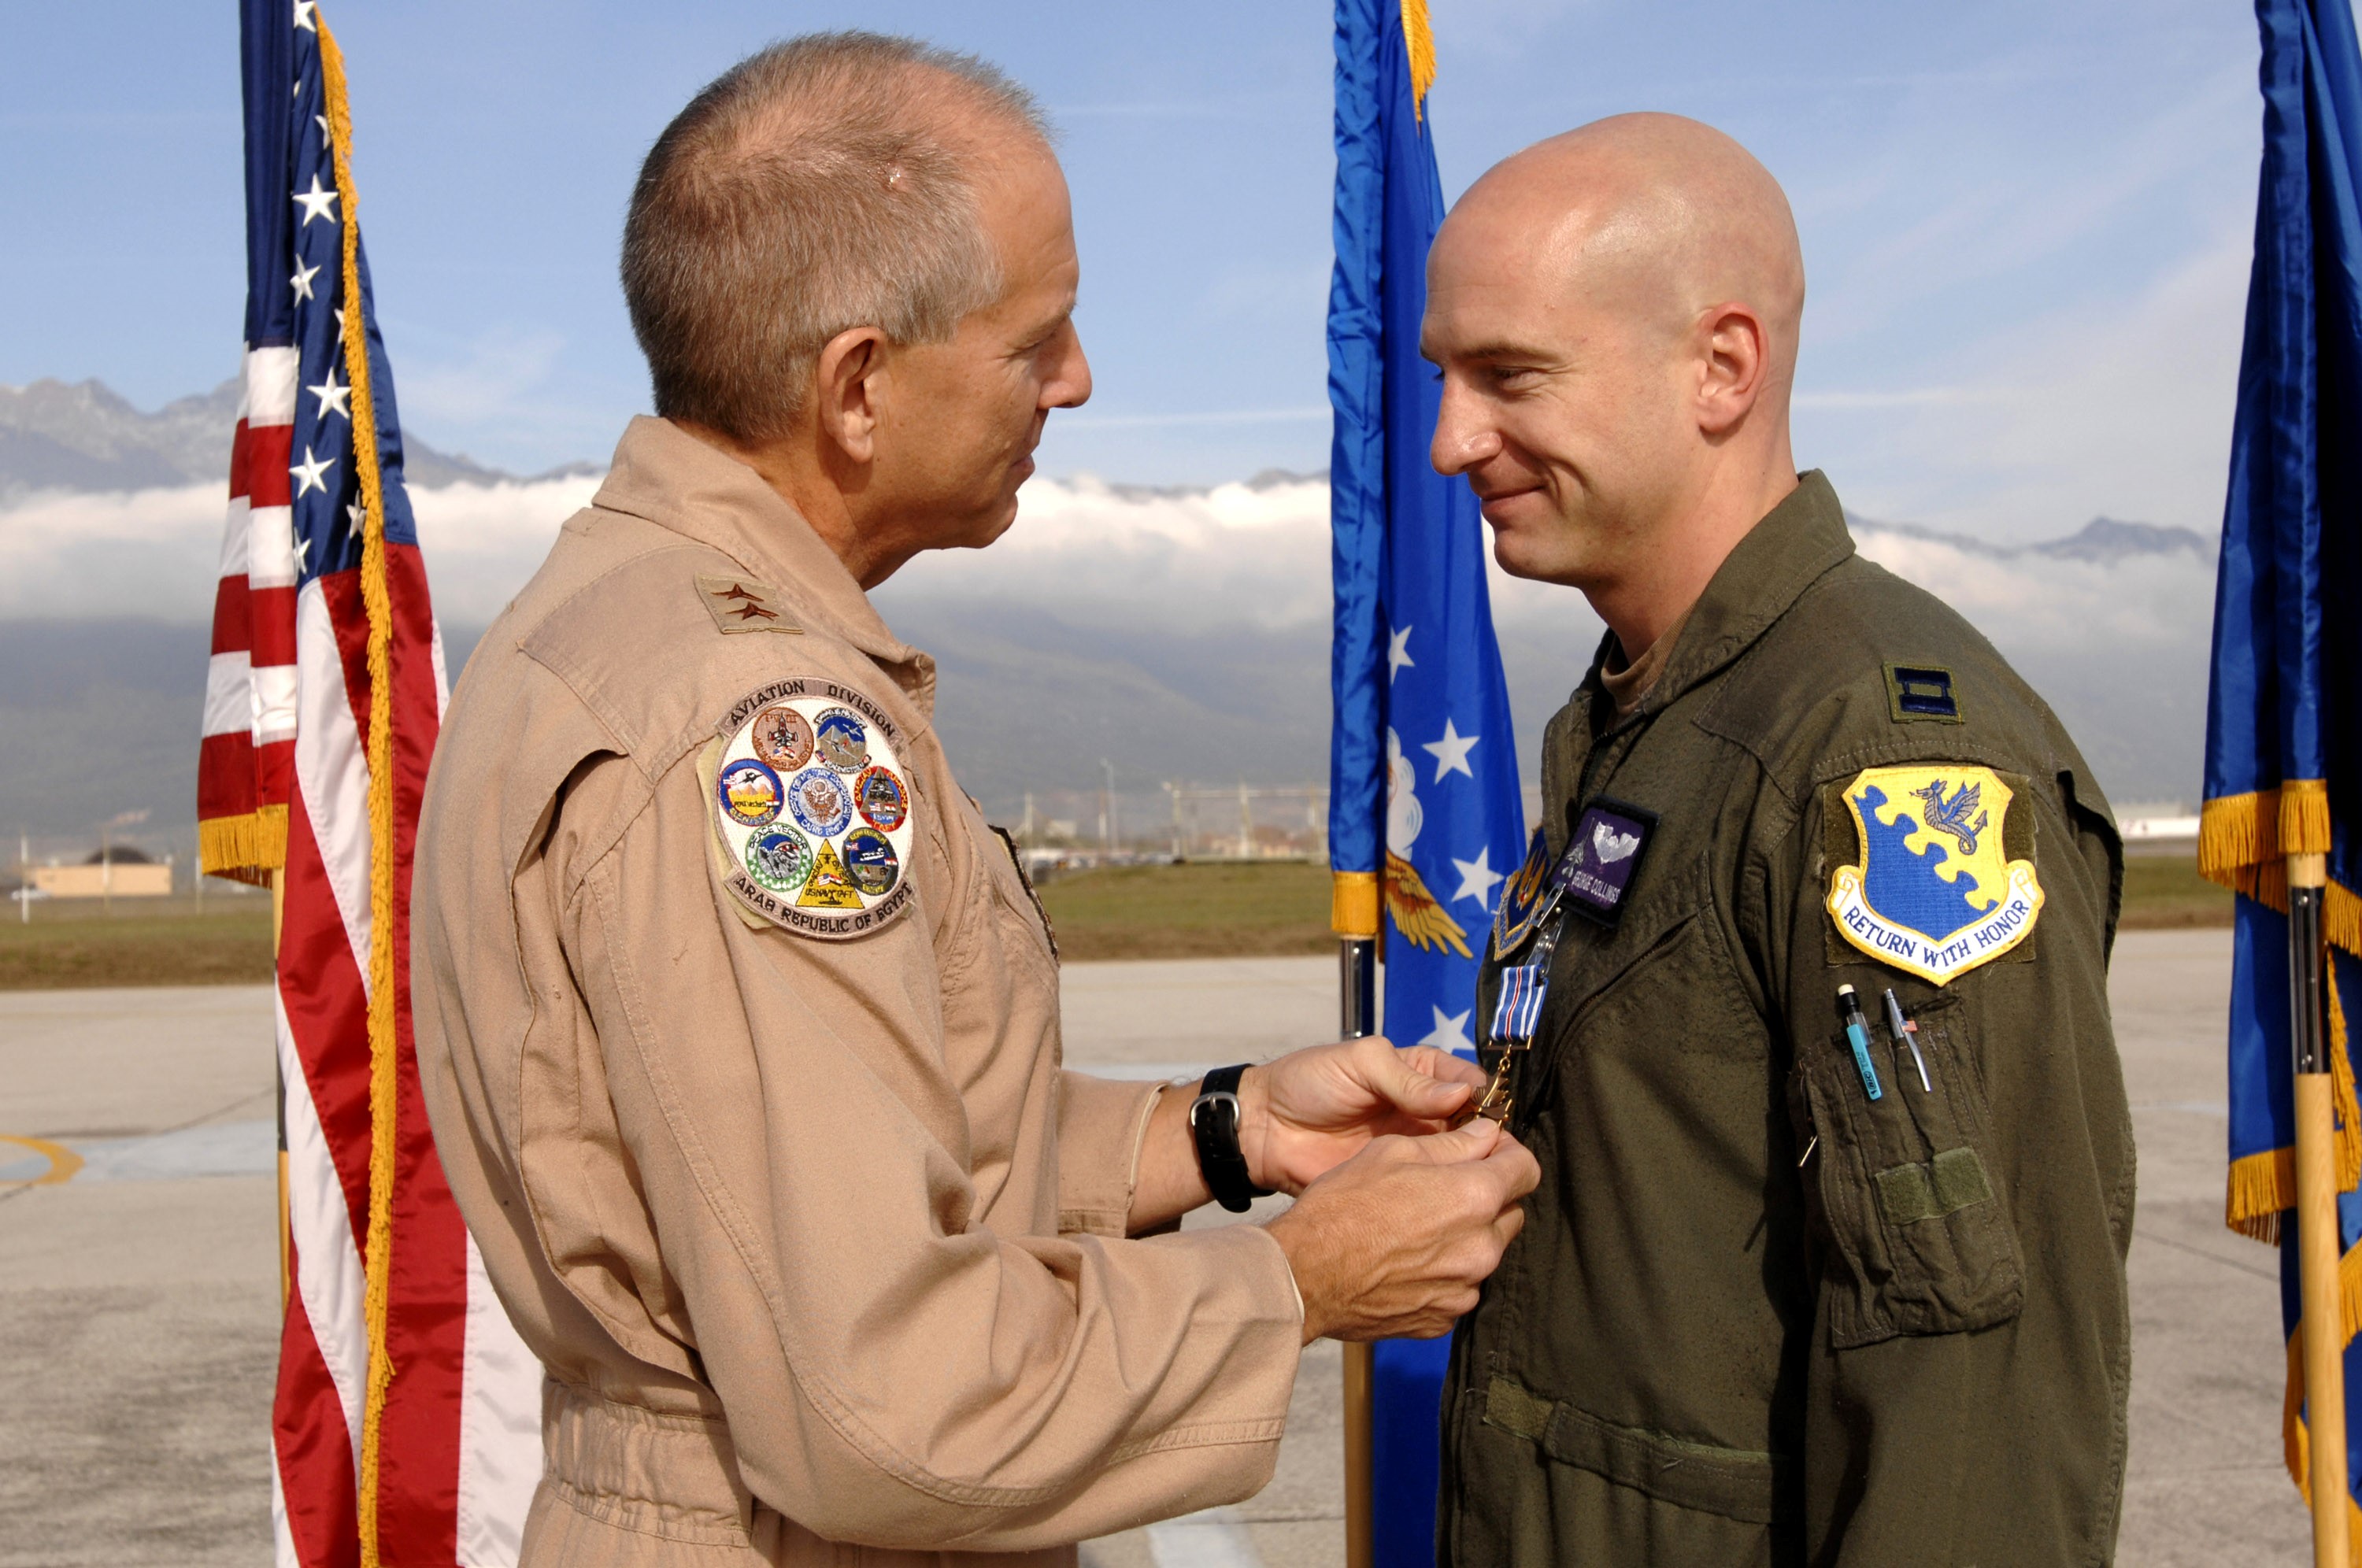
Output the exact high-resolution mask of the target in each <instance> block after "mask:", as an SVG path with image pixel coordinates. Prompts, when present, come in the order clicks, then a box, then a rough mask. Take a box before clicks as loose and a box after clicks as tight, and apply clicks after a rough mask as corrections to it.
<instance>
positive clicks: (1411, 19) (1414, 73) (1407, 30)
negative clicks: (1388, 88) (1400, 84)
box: [1402, 0, 1435, 120]
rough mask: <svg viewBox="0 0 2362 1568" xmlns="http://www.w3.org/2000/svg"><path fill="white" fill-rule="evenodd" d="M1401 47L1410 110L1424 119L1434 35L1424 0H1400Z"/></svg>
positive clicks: (1430, 83) (1432, 70)
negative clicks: (1407, 71)
mask: <svg viewBox="0 0 2362 1568" xmlns="http://www.w3.org/2000/svg"><path fill="white" fill-rule="evenodd" d="M1402 23H1403V50H1404V52H1405V53H1407V54H1408V55H1409V56H1410V112H1411V113H1412V114H1413V115H1414V116H1417V117H1418V118H1419V119H1421V120H1424V119H1426V118H1427V90H1428V89H1429V87H1432V86H1434V85H1435V34H1434V32H1433V30H1432V29H1431V28H1429V26H1428V21H1427V0H1402Z"/></svg>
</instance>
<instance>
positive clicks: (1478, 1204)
mask: <svg viewBox="0 0 2362 1568" xmlns="http://www.w3.org/2000/svg"><path fill="white" fill-rule="evenodd" d="M1540 1179H1541V1167H1540V1165H1537V1164H1535V1162H1534V1157H1533V1155H1532V1154H1529V1153H1527V1151H1526V1147H1525V1145H1524V1144H1522V1143H1518V1141H1517V1139H1515V1138H1514V1137H1512V1136H1510V1135H1509V1133H1508V1132H1507V1131H1506V1130H1505V1129H1503V1128H1502V1127H1501V1126H1500V1124H1499V1123H1497V1122H1493V1121H1483V1120H1478V1121H1471V1122H1470V1123H1468V1124H1467V1125H1466V1126H1464V1127H1462V1128H1460V1129H1459V1130H1457V1131H1456V1132H1441V1133H1438V1134H1436V1135H1435V1136H1434V1137H1431V1138H1400V1137H1382V1138H1379V1139H1377V1140H1376V1141H1374V1143H1371V1144H1370V1145H1369V1146H1368V1147H1367V1148H1365V1149H1363V1151H1362V1152H1361V1153H1360V1154H1356V1155H1355V1156H1353V1157H1352V1159H1350V1160H1347V1161H1346V1162H1345V1163H1344V1164H1342V1165H1339V1166H1338V1167H1337V1168H1336V1169H1334V1170H1332V1171H1330V1173H1329V1174H1328V1175H1327V1176H1322V1177H1321V1178H1320V1179H1319V1180H1318V1181H1316V1182H1314V1183H1313V1184H1312V1185H1311V1186H1309V1187H1306V1188H1305V1189H1304V1192H1303V1194H1302V1196H1300V1197H1299V1198H1297V1200H1296V1202H1295V1204H1294V1206H1293V1207H1291V1208H1290V1209H1288V1210H1287V1212H1286V1213H1285V1214H1282V1215H1280V1216H1279V1217H1278V1218H1276V1219H1275V1220H1272V1221H1271V1223H1270V1225H1269V1226H1268V1227H1267V1229H1268V1230H1269V1231H1270V1232H1271V1237H1272V1240H1274V1241H1275V1242H1278V1243H1279V1245H1280V1250H1281V1251H1283V1252H1285V1253H1286V1254H1287V1263H1288V1266H1289V1267H1290V1268H1291V1269H1293V1270H1294V1271H1295V1273H1296V1287H1297V1290H1298V1291H1299V1292H1300V1293H1301V1294H1302V1295H1303V1297H1304V1339H1305V1342H1306V1343H1310V1342H1312V1341H1314V1340H1316V1339H1319V1338H1320V1337H1322V1336H1323V1335H1326V1336H1329V1337H1330V1338H1333V1339H1341V1340H1374V1339H1385V1338H1393V1337H1407V1338H1411V1339H1429V1338H1432V1337H1433V1336H1435V1335H1437V1334H1440V1333H1443V1332H1446V1331H1449V1330H1450V1329H1451V1325H1452V1322H1453V1320H1456V1319H1458V1318H1459V1317H1461V1316H1462V1314H1464V1313H1466V1312H1468V1311H1469V1310H1471V1309H1473V1308H1474V1307H1475V1305H1476V1291H1477V1287H1478V1286H1481V1285H1483V1284H1484V1282H1485V1280H1486V1279H1487V1278H1488V1277H1490V1276H1491V1275H1492V1273H1493V1270H1494V1269H1496V1267H1498V1266H1499V1265H1500V1262H1501V1253H1503V1252H1504V1251H1505V1250H1506V1249H1507V1247H1508V1244H1509V1242H1511V1241H1512V1240H1513V1239H1514V1238H1515V1237H1516V1236H1517V1234H1518V1231H1519V1230H1520V1229H1521V1228H1522V1227H1523V1226H1524V1224H1525V1221H1526V1211H1525V1210H1524V1209H1522V1208H1520V1207H1519V1206H1518V1205H1519V1200H1520V1199H1522V1198H1524V1197H1525V1196H1526V1194H1528V1193H1529V1192H1531V1191H1533V1189H1534V1187H1535V1184H1536V1183H1538V1182H1539V1181H1540Z"/></svg>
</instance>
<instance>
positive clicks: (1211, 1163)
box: [1189, 1062, 1271, 1214]
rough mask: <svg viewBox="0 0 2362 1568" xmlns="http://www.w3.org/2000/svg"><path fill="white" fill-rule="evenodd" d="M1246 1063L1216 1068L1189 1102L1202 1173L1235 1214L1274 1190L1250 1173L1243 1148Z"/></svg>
mask: <svg viewBox="0 0 2362 1568" xmlns="http://www.w3.org/2000/svg"><path fill="white" fill-rule="evenodd" d="M1246 1071H1247V1068H1246V1064H1245V1063H1243V1062H1242V1063H1240V1064H1239V1065H1238V1066H1234V1067H1216V1068H1215V1069H1214V1070H1213V1071H1212V1072H1210V1073H1208V1074H1207V1075H1206V1078H1205V1081H1204V1082H1203V1083H1200V1084H1199V1085H1198V1098H1197V1099H1194V1100H1191V1101H1190V1102H1189V1137H1190V1140H1191V1142H1193V1143H1195V1144H1196V1145H1197V1148H1198V1175H1199V1176H1204V1177H1205V1178H1206V1186H1207V1187H1208V1188H1209V1190H1210V1191H1211V1192H1212V1193H1213V1195H1214V1201H1215V1202H1217V1203H1219V1204H1220V1205H1221V1206H1222V1207H1223V1208H1225V1209H1229V1210H1230V1211H1231V1213H1233V1214H1243V1213H1245V1212H1246V1211H1247V1206H1248V1205H1249V1204H1250V1203H1253V1201H1254V1200H1255V1199H1256V1198H1268V1197H1269V1196H1271V1195H1270V1193H1269V1192H1268V1191H1266V1190H1265V1189H1264V1188H1263V1187H1257V1186H1255V1184H1254V1182H1253V1179H1252V1178H1251V1177H1250V1176H1248V1174H1247V1157H1246V1154H1244V1153H1243V1152H1242V1150H1241V1149H1240V1148H1239V1080H1240V1079H1241V1078H1242V1077H1246Z"/></svg>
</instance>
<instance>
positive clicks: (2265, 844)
mask: <svg viewBox="0 0 2362 1568" xmlns="http://www.w3.org/2000/svg"><path fill="white" fill-rule="evenodd" d="M2328 853H2329V782H2328V780H2326V779H2323V778H2291V779H2289V780H2288V781H2287V782H2285V783H2283V784H2281V785H2280V786H2279V788H2277V789H2272V790H2255V791H2253V792H2252V793H2249V794H2246V795H2223V796H2219V797H2217V798H2216V799H2214V800H2212V801H2207V802H2206V803H2205V804H2204V805H2203V806H2202V807H2200V808H2199V811H2198V869H2199V872H2200V874H2201V875H2202V876H2204V877H2206V878H2209V879H2210V880H2212V881H2216V882H2220V883H2221V884H2223V886H2224V887H2226V888H2238V889H2239V891H2241V892H2246V891H2247V889H2245V888H2241V887H2239V880H2238V879H2239V878H2240V876H2241V874H2242V873H2251V872H2253V871H2255V870H2256V869H2257V868H2258V867H2274V868H2275V869H2278V868H2279V861H2281V860H2282V859H2284V858H2285V857H2286V856H2291V855H2326V854H2328ZM2248 896H2249V897H2250V898H2253V897H2255V896H2256V895H2255V894H2253V893H2249V894H2248ZM2264 901H2265V902H2269V901H2270V900H2264ZM2287 904H2288V899H2287V894H2286V892H2285V891H2283V892H2282V894H2281V898H2280V901H2279V904H2277V905H2275V906H2274V907H2275V908H2280V909H2285V908H2286V907H2287Z"/></svg>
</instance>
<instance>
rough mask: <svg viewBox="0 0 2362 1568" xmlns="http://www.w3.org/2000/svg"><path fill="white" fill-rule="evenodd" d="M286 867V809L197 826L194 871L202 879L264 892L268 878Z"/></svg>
mask: <svg viewBox="0 0 2362 1568" xmlns="http://www.w3.org/2000/svg"><path fill="white" fill-rule="evenodd" d="M286 864H287V808H286V807H285V806H258V807H256V808H255V809H254V810H253V811H250V812H246V813H245V814H243V815H241V816H235V817H212V818H208V819H207V820H205V821H204V822H201V823H198V824H197V869H198V870H199V872H201V873H202V874H203V875H204V876H207V877H226V878H229V879H230V880H232V881H235V882H251V883H253V884H254V885H255V886H256V887H258V888H267V887H269V886H270V874H271V873H272V872H273V871H276V870H277V869H279V867H281V866H284V865H286Z"/></svg>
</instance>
